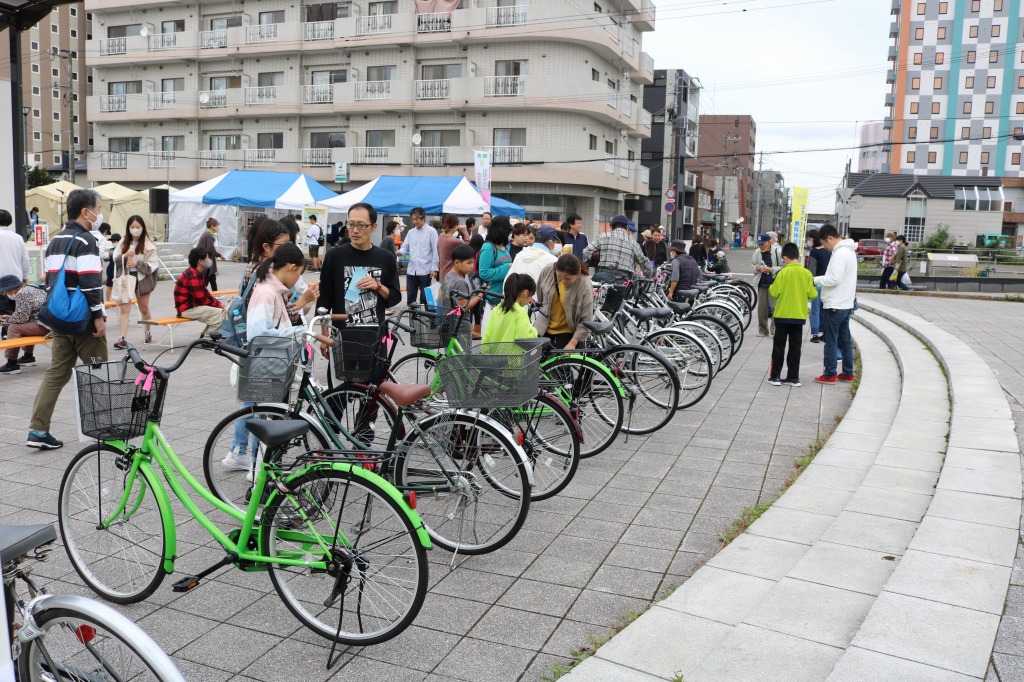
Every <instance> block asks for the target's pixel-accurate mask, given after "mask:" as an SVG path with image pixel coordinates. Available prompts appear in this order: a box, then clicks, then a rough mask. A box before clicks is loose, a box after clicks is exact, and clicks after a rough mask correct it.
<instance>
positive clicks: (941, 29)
mask: <svg viewBox="0 0 1024 682" xmlns="http://www.w3.org/2000/svg"><path fill="white" fill-rule="evenodd" d="M935 37H936V38H938V39H939V40H945V39H946V27H945V26H939V30H938V31H936V32H935ZM939 63H940V64H941V63H942V62H939Z"/></svg>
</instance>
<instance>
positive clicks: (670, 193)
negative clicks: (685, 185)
mask: <svg viewBox="0 0 1024 682" xmlns="http://www.w3.org/2000/svg"><path fill="white" fill-rule="evenodd" d="M665 198H666V199H669V200H672V199H675V198H676V188H675V187H669V188H668V189H667V190H665Z"/></svg>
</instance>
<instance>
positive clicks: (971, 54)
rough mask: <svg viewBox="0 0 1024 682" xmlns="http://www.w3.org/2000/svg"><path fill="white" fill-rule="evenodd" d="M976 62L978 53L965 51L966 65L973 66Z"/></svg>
mask: <svg viewBox="0 0 1024 682" xmlns="http://www.w3.org/2000/svg"><path fill="white" fill-rule="evenodd" d="M976 61H978V53H977V52H975V51H974V50H968V51H967V63H968V64H973V63H974V62H976Z"/></svg>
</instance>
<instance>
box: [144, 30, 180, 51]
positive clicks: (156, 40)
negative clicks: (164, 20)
mask: <svg viewBox="0 0 1024 682" xmlns="http://www.w3.org/2000/svg"><path fill="white" fill-rule="evenodd" d="M177 46H178V34H177V33H157V34H156V35H152V36H150V37H149V51H150V52H159V51H160V50H173V49H174V48H176V47H177Z"/></svg>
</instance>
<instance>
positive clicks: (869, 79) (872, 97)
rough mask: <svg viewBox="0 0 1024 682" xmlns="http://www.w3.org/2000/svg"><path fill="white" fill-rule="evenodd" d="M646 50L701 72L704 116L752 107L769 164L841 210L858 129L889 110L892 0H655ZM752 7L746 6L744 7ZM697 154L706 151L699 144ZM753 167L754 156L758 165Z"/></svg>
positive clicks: (827, 206)
mask: <svg viewBox="0 0 1024 682" xmlns="http://www.w3.org/2000/svg"><path fill="white" fill-rule="evenodd" d="M655 4H656V6H657V22H656V30H655V31H654V32H653V33H646V34H644V38H643V49H644V51H645V52H647V53H648V54H650V55H651V56H652V57H653V58H654V68H656V69H673V68H679V69H683V70H685V71H686V72H687V73H689V74H690V75H691V76H696V77H697V78H699V79H700V81H701V83H702V84H703V86H704V91H703V93H702V95H701V103H700V108H701V113H702V114H750V115H751V116H753V117H754V121H755V122H756V123H757V139H756V144H757V149H756V151H758V152H764V168H765V169H766V170H767V169H773V170H778V171H780V172H782V173H783V175H784V176H785V178H786V185H787V186H788V187H791V188H792V187H806V188H808V189H809V190H810V208H809V210H810V211H811V212H825V213H832V212H833V211H834V210H835V188H836V186H837V185H838V184H839V181H840V180H841V179H842V176H843V171H844V170H845V168H846V161H847V159H850V158H852V159H853V170H855V171H856V170H857V161H856V154H857V152H856V151H855V150H851V149H844V150H840V151H830V152H815V153H782V152H790V151H793V150H806V149H820V148H834V147H844V148H849V147H853V146H856V145H857V144H859V135H858V127H859V124H861V123H864V122H865V121H877V120H881V119H882V118H883V117H884V116H885V114H886V111H885V93H886V92H887V89H888V87H887V86H886V84H885V72H886V70H887V68H888V65H889V63H888V62H887V61H886V57H887V53H888V46H889V44H890V42H891V41H890V39H889V24H890V22H891V20H892V16H891V15H890V10H891V8H892V2H891V0H655ZM744 10H746V11H744ZM698 154H699V150H698ZM755 165H756V164H755Z"/></svg>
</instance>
